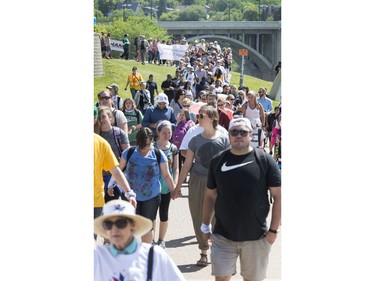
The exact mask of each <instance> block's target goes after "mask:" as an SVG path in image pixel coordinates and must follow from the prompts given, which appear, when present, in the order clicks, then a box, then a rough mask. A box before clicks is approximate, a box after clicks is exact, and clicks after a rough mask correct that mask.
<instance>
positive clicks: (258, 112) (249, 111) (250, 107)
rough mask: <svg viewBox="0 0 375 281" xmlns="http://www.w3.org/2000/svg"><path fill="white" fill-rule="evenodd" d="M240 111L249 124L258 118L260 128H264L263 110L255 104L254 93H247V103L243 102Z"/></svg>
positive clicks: (259, 105) (258, 104)
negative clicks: (260, 124) (260, 123)
mask: <svg viewBox="0 0 375 281" xmlns="http://www.w3.org/2000/svg"><path fill="white" fill-rule="evenodd" d="M240 110H241V111H242V114H243V116H244V117H246V118H248V119H249V120H250V122H251V121H252V120H253V119H254V118H260V121H261V122H262V127H263V126H265V119H264V109H263V107H262V105H261V104H260V103H258V102H257V99H256V94H255V92H254V91H249V92H248V93H247V102H245V103H244V104H243V105H242V106H241V109H240Z"/></svg>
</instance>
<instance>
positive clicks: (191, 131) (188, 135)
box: [180, 124, 228, 150]
mask: <svg viewBox="0 0 375 281" xmlns="http://www.w3.org/2000/svg"><path fill="white" fill-rule="evenodd" d="M217 128H218V129H219V130H220V131H222V132H223V133H224V134H226V135H227V136H228V131H227V130H226V129H225V128H224V127H222V126H220V125H217ZM203 131H204V129H203V128H202V127H201V126H199V124H197V125H195V126H193V127H191V128H190V129H189V130H188V131H187V132H186V134H185V136H184V138H183V139H182V142H181V145H180V150H188V149H189V142H190V140H191V139H192V138H193V137H195V136H196V135H198V134H200V133H202V132H203Z"/></svg>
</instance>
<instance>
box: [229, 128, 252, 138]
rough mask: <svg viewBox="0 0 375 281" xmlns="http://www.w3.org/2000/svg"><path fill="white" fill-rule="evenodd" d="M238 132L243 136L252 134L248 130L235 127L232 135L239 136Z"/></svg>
mask: <svg viewBox="0 0 375 281" xmlns="http://www.w3.org/2000/svg"><path fill="white" fill-rule="evenodd" d="M238 134H240V135H241V137H246V136H248V135H249V134H250V131H246V130H237V129H233V130H231V131H230V135H231V136H232V137H237V136H238Z"/></svg>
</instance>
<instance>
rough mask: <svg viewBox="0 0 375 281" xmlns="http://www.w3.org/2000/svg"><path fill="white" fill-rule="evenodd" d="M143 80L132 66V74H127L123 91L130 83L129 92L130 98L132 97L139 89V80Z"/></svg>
mask: <svg viewBox="0 0 375 281" xmlns="http://www.w3.org/2000/svg"><path fill="white" fill-rule="evenodd" d="M142 81H143V77H142V75H141V74H140V73H139V72H138V68H137V67H136V66H133V68H132V74H129V75H128V80H127V82H126V86H125V91H126V90H127V89H128V86H129V84H130V92H131V94H132V98H133V99H134V96H135V94H136V93H137V91H139V90H140V89H141V82H142Z"/></svg>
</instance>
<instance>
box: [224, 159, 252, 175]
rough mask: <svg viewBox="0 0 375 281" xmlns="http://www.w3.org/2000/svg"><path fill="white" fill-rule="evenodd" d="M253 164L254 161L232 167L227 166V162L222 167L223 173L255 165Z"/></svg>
mask: <svg viewBox="0 0 375 281" xmlns="http://www.w3.org/2000/svg"><path fill="white" fill-rule="evenodd" d="M253 162H254V161H250V162H246V163H242V164H237V165H232V166H227V162H225V163H224V164H223V166H221V171H222V172H227V171H230V170H233V169H236V168H239V167H242V166H245V165H247V164H250V163H253Z"/></svg>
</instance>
